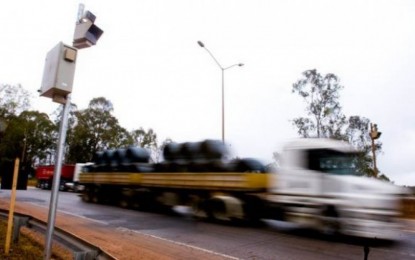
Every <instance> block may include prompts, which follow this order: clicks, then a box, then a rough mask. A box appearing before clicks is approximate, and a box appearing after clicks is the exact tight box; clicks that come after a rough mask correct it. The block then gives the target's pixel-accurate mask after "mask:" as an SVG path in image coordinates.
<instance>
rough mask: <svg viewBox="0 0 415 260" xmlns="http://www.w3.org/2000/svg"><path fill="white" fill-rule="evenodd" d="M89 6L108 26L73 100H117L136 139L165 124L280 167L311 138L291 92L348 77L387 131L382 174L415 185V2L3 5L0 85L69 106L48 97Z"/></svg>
mask: <svg viewBox="0 0 415 260" xmlns="http://www.w3.org/2000/svg"><path fill="white" fill-rule="evenodd" d="M79 3H83V4H84V5H85V10H89V11H91V12H92V13H93V14H94V15H96V17H97V18H96V21H95V24H96V25H97V26H98V27H100V28H101V29H102V30H104V34H103V35H102V37H101V38H100V39H99V41H98V43H97V45H96V46H93V47H91V48H87V49H82V50H79V52H78V59H77V64H76V72H75V80H74V86H73V90H72V102H73V103H75V104H76V105H77V106H78V108H79V109H84V108H86V107H87V106H88V103H89V101H90V100H91V99H93V98H96V97H105V98H107V99H108V100H110V101H111V102H112V103H113V106H114V116H116V117H117V118H118V120H119V122H120V124H121V126H123V127H125V128H126V129H128V130H132V129H137V128H140V127H143V128H145V129H148V128H152V129H153V130H154V131H155V132H156V133H157V135H158V139H159V141H162V140H164V139H165V138H171V139H173V140H174V141H177V142H185V141H200V140H204V139H221V133H222V124H221V120H222V118H221V109H222V107H221V102H222V95H221V86H222V85H221V84H222V83H221V82H222V78H221V69H220V68H219V66H218V65H217V64H216V63H215V61H214V60H213V59H212V57H211V56H210V55H209V53H208V52H207V51H206V50H205V49H203V48H201V47H200V46H199V45H198V44H197V41H202V42H203V43H204V44H205V46H206V47H207V49H209V50H210V51H211V53H212V54H213V55H214V56H215V58H216V59H217V60H218V62H219V63H220V64H221V66H222V67H228V66H231V65H233V64H236V63H243V64H244V66H243V67H239V66H235V67H232V68H230V69H228V70H225V73H224V80H225V81H224V86H225V99H224V100H225V140H226V142H227V143H228V144H229V145H230V146H231V148H232V150H233V151H234V152H235V154H236V155H238V156H240V157H253V158H258V159H260V160H262V161H264V162H270V161H271V159H272V153H273V152H274V151H277V152H280V151H281V150H282V148H283V145H284V143H286V142H287V141H288V140H290V139H292V138H295V137H297V133H296V130H295V128H294V127H293V126H292V123H291V122H290V120H292V119H293V118H295V117H298V116H305V115H306V114H305V110H304V109H305V103H304V102H303V100H302V99H301V98H300V97H299V96H298V95H295V94H293V93H292V92H291V90H292V84H293V83H294V82H296V81H297V80H298V79H299V78H301V73H302V72H304V71H305V70H309V69H317V70H318V72H320V73H321V74H323V75H324V74H327V73H334V74H336V75H337V76H338V77H339V78H340V83H341V85H343V86H344V89H343V90H342V91H341V92H340V96H341V98H340V103H341V105H342V107H343V112H344V114H345V115H346V116H352V115H359V116H363V117H367V118H369V119H370V120H371V122H373V123H376V124H377V125H378V129H379V131H381V132H382V136H381V138H380V141H381V142H382V143H383V153H382V154H380V155H379V156H378V157H377V162H378V168H379V170H380V171H381V172H383V173H385V174H386V175H387V176H388V177H389V178H390V179H391V180H392V181H394V182H395V183H396V184H399V185H415V166H414V163H413V161H414V159H415V149H414V147H415V117H414V116H413V113H414V112H413V111H414V110H415V105H414V101H413V100H414V98H415V90H414V85H415V73H414V68H415V48H414V46H415V30H414V29H415V15H414V13H415V1H410V0H407V1H404V0H393V1H392V0H390V1H382V0H373V1H369V0H367V1H361V0H360V1H357V0H347V1H342V0H337V1H330V0H327V1H326V0H313V1H308V0H294V1H288V0H286V1H272V0H238V1H237V0H203V1H201V0H179V1H168V0H152V1H149V0H145V1H133V0H131V1H129V0H124V1H123V0H120V1H99V0H96V1H95V0H87V1H83V2H78V1H56V0H44V1H29V0H27V1H23V0H15V1H3V2H2V3H1V4H0V24H1V25H0V37H1V45H0V46H1V48H0V83H3V84H21V85H22V86H23V88H25V89H26V90H28V91H29V92H30V93H32V95H33V98H32V109H34V110H38V111H41V112H45V113H48V114H51V113H52V112H53V111H55V110H56V109H57V108H58V107H59V104H57V103H54V102H52V100H51V99H48V98H45V97H39V94H38V93H37V90H38V89H39V88H40V85H41V81H42V76H43V68H44V62H45V58H46V54H47V52H48V51H49V50H51V49H52V48H53V47H54V46H55V45H57V44H58V43H59V42H60V41H62V42H64V43H66V44H68V45H71V43H72V40H73V32H74V29H75V21H76V17H77V12H78V5H79Z"/></svg>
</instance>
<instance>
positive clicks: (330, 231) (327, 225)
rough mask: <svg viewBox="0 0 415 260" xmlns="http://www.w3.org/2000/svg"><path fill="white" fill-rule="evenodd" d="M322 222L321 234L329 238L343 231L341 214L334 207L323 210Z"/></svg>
mask: <svg viewBox="0 0 415 260" xmlns="http://www.w3.org/2000/svg"><path fill="white" fill-rule="evenodd" d="M321 215H322V217H321V219H320V221H321V224H320V225H321V230H320V231H321V233H323V234H324V235H328V236H334V235H338V234H339V233H340V230H341V225H340V218H339V214H338V212H337V210H336V208H335V207H334V206H327V207H326V208H324V209H323V212H322V214H321Z"/></svg>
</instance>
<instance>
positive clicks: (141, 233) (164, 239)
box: [117, 227, 240, 260]
mask: <svg viewBox="0 0 415 260" xmlns="http://www.w3.org/2000/svg"><path fill="white" fill-rule="evenodd" d="M117 230H120V231H123V232H133V233H137V234H140V235H144V236H149V237H152V238H156V239H159V240H163V241H166V242H169V243H173V244H176V245H180V246H185V247H189V248H192V249H196V250H200V251H203V252H205V253H209V254H213V255H217V256H220V257H223V258H227V259H233V260H239V259H240V258H237V257H233V256H230V255H225V254H221V253H217V252H215V251H211V250H208V249H205V248H201V247H197V246H192V245H188V244H185V243H181V242H177V241H174V240H170V239H167V238H162V237H158V236H155V235H150V234H146V233H143V232H140V231H137V230H132V229H128V228H124V227H118V228H117Z"/></svg>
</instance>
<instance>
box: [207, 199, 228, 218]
mask: <svg viewBox="0 0 415 260" xmlns="http://www.w3.org/2000/svg"><path fill="white" fill-rule="evenodd" d="M205 211H206V215H207V217H208V220H211V221H224V220H228V218H227V216H226V205H225V203H224V202H223V201H221V200H218V199H212V200H209V201H207V203H206V208H205Z"/></svg>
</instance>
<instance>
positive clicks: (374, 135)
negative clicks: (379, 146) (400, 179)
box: [369, 123, 382, 178]
mask: <svg viewBox="0 0 415 260" xmlns="http://www.w3.org/2000/svg"><path fill="white" fill-rule="evenodd" d="M381 134H382V133H381V132H378V125H377V124H372V123H370V134H369V135H370V139H372V154H373V173H374V175H375V178H377V177H378V168H377V166H376V146H375V140H376V139H378V138H379V137H380V135H381Z"/></svg>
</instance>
